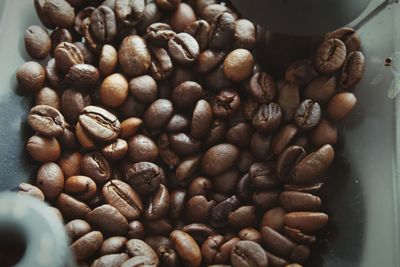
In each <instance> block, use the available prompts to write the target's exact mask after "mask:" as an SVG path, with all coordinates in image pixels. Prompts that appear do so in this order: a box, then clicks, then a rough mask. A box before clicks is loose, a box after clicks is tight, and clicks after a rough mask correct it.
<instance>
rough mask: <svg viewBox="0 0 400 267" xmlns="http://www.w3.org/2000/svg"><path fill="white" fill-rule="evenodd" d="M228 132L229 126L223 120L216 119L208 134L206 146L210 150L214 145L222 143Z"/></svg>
mask: <svg viewBox="0 0 400 267" xmlns="http://www.w3.org/2000/svg"><path fill="white" fill-rule="evenodd" d="M226 132H227V124H226V122H225V120H223V119H218V118H217V119H215V120H214V121H213V122H212V124H211V128H210V131H209V132H208V134H207V136H206V139H205V144H204V146H205V147H206V148H209V147H211V146H213V145H216V144H218V143H219V142H222V141H223V139H224V137H225V135H226Z"/></svg>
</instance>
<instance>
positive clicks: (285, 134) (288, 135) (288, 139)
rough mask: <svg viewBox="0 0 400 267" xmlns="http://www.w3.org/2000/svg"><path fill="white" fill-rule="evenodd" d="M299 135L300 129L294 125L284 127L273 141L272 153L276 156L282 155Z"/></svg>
mask: <svg viewBox="0 0 400 267" xmlns="http://www.w3.org/2000/svg"><path fill="white" fill-rule="evenodd" d="M297 133H298V128H297V127H296V126H295V125H293V124H288V125H286V126H284V127H282V128H281V129H280V130H279V131H278V132H277V133H276V134H275V136H274V137H273V139H272V151H273V152H274V154H275V155H279V154H281V152H282V151H283V150H284V149H285V148H286V147H288V146H289V145H290V144H291V143H292V142H293V141H294V140H293V139H294V138H295V137H296V135H297Z"/></svg>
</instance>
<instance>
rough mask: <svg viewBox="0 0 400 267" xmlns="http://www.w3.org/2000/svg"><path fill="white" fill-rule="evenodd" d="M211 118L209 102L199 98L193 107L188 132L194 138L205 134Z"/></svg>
mask: <svg viewBox="0 0 400 267" xmlns="http://www.w3.org/2000/svg"><path fill="white" fill-rule="evenodd" d="M212 120H213V116H212V109H211V106H210V104H209V103H208V102H207V101H205V100H199V101H198V102H197V104H196V106H195V108H194V111H193V115H192V123H191V129H190V134H191V135H192V136H193V137H194V138H201V137H203V136H204V135H206V134H207V133H208V131H209V129H210V127H211V123H212Z"/></svg>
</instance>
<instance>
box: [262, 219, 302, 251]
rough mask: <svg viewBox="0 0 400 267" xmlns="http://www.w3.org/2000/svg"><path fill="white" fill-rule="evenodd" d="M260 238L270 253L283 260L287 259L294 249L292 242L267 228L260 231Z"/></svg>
mask: <svg viewBox="0 0 400 267" xmlns="http://www.w3.org/2000/svg"><path fill="white" fill-rule="evenodd" d="M261 236H262V238H263V240H264V242H265V244H266V245H267V248H268V249H269V250H271V252H273V253H276V254H277V255H279V256H282V257H284V258H288V257H289V256H290V254H291V253H292V250H293V249H294V247H295V244H294V243H293V242H292V241H290V240H289V239H287V238H286V237H285V236H283V235H281V234H280V233H278V232H277V231H275V230H274V229H272V228H270V227H268V226H266V227H263V228H262V229H261Z"/></svg>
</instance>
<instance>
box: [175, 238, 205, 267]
mask: <svg viewBox="0 0 400 267" xmlns="http://www.w3.org/2000/svg"><path fill="white" fill-rule="evenodd" d="M170 239H171V241H172V243H173V244H174V246H175V249H176V251H177V253H178V254H179V256H180V257H181V259H182V261H183V262H184V264H185V265H187V266H190V267H195V266H200V263H201V251H200V248H199V246H198V245H197V243H196V241H194V239H193V238H192V237H191V236H190V235H188V234H187V233H185V232H183V231H180V230H175V231H173V232H172V233H171V235H170Z"/></svg>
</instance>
